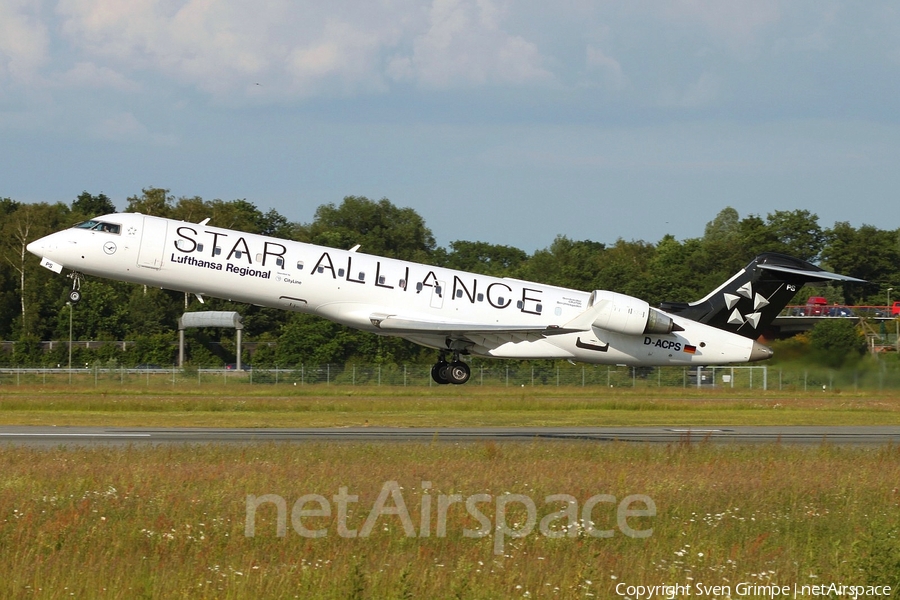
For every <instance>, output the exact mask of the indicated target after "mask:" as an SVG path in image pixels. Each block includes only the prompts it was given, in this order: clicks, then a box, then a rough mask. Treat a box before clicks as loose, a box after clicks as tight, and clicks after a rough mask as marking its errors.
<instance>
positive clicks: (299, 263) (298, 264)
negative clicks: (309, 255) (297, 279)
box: [297, 260, 303, 271]
mask: <svg viewBox="0 0 900 600" xmlns="http://www.w3.org/2000/svg"><path fill="white" fill-rule="evenodd" d="M297 270H298V271H302V270H303V261H302V260H298V261H297Z"/></svg>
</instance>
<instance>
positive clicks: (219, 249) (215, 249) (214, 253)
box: [213, 246, 222, 256]
mask: <svg viewBox="0 0 900 600" xmlns="http://www.w3.org/2000/svg"><path fill="white" fill-rule="evenodd" d="M220 254H222V249H221V248H219V247H218V246H216V247H215V248H214V249H213V256H218V255H220Z"/></svg>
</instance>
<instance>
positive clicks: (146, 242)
mask: <svg viewBox="0 0 900 600" xmlns="http://www.w3.org/2000/svg"><path fill="white" fill-rule="evenodd" d="M167 228H168V222H167V221H166V220H165V219H160V218H157V217H147V216H145V217H144V226H143V227H142V228H141V249H140V251H138V261H137V264H138V266H139V267H148V268H150V269H161V268H162V265H163V256H164V254H165V251H166V248H165V244H166V230H167Z"/></svg>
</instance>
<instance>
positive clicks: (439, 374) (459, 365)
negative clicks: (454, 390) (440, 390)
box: [431, 360, 472, 385]
mask: <svg viewBox="0 0 900 600" xmlns="http://www.w3.org/2000/svg"><path fill="white" fill-rule="evenodd" d="M471 375H472V372H471V371H470V370H469V365H467V364H466V363H464V362H463V361H461V360H454V361H453V362H450V363H448V362H447V361H446V360H439V361H438V362H437V363H436V364H435V365H434V366H433V367H431V378H432V379H434V381H435V383H439V384H440V385H445V384H448V383H452V384H454V385H462V384H464V383H465V382H467V381H468V380H469V377H470V376H471Z"/></svg>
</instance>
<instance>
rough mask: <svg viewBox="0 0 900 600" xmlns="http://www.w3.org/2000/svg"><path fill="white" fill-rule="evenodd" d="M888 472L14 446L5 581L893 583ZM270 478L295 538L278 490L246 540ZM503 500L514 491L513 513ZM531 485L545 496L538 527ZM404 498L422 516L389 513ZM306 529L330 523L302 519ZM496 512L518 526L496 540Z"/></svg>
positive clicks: (609, 448) (425, 586) (9, 584)
mask: <svg viewBox="0 0 900 600" xmlns="http://www.w3.org/2000/svg"><path fill="white" fill-rule="evenodd" d="M391 482H396V486H397V487H395V488H392V489H393V490H394V492H392V493H391V495H387V496H386V501H383V502H382V503H381V505H380V506H381V507H382V510H380V511H376V518H375V520H374V522H373V527H371V532H370V533H369V534H368V535H365V534H364V533H363V532H364V531H365V522H366V520H367V518H370V512H372V511H373V510H374V509H375V507H376V506H378V498H379V494H382V493H385V492H384V490H386V489H391V488H390V486H391V485H392V484H391ZM898 482H900V449H898V448H893V447H884V448H839V447H834V446H821V447H815V448H796V447H782V446H777V445H771V446H753V447H740V446H728V445H706V444H694V445H671V446H647V445H626V444H583V443H582V444H570V443H536V444H517V443H510V444H499V445H497V444H470V445H456V444H443V443H439V444H433V445H420V444H398V445H391V444H373V445H369V444H333V445H324V444H300V445H294V444H282V445H249V446H196V447H185V446H180V445H174V446H161V447H156V448H146V447H141V448H137V447H133V448H127V449H122V448H118V449H114V448H102V447H101V448H91V449H77V448H70V449H62V448H60V449H53V450H37V449H28V448H4V449H2V450H0V535H2V539H3V544H2V546H0V573H3V577H2V578H0V597H3V598H69V597H76V598H615V597H625V595H624V592H625V591H626V588H620V591H621V592H623V595H618V594H617V593H616V586H617V585H619V584H623V585H625V586H628V585H645V586H652V585H663V584H669V585H674V584H680V585H687V586H689V587H690V588H691V590H692V594H691V596H690V597H709V598H713V597H717V598H723V597H728V595H726V594H725V593H723V591H724V590H720V591H719V593H712V592H710V593H707V594H701V593H698V589H697V587H696V586H697V585H699V584H702V585H704V586H729V588H730V589H729V591H730V596H731V597H765V596H766V594H744V595H741V594H740V593H739V589H738V585H739V584H750V585H776V584H777V585H779V586H781V585H787V586H794V585H795V584H796V585H798V586H803V585H831V584H834V585H841V584H843V585H892V586H895V588H896V586H897V585H900V547H898V544H897V535H898V527H900V520H898V514H900V513H898V511H900V508H898V501H900V490H898ZM341 488H346V490H344V492H345V494H347V495H350V496H357V497H358V502H354V503H348V504H347V506H348V510H347V515H346V518H345V519H344V521H343V523H344V526H345V527H346V528H347V529H348V530H350V531H355V532H356V533H357V536H356V537H344V536H342V535H341V533H340V530H339V521H341V518H340V517H339V516H338V508H337V499H336V498H335V497H336V496H337V495H338V494H339V493H340V492H341ZM267 494H269V495H273V496H271V497H275V496H277V497H281V498H283V499H284V501H285V505H286V511H287V513H286V517H285V518H286V525H285V535H283V536H279V535H278V523H277V512H278V510H277V507H276V504H274V503H262V504H260V505H259V507H258V508H257V509H256V514H255V517H254V519H253V520H252V524H253V533H254V535H253V536H252V537H248V536H247V535H246V533H247V512H248V510H247V508H248V498H247V496H248V495H250V496H255V497H261V496H264V495H267ZM307 494H318V495H320V496H322V497H323V498H324V499H325V501H327V502H328V503H330V509H331V514H330V516H327V517H326V516H315V515H314V514H312V513H313V512H314V511H312V510H311V509H321V505H319V504H317V503H306V504H301V506H300V507H299V508H298V509H296V510H298V511H300V510H308V511H310V512H308V513H307V515H308V516H303V514H302V513H299V512H298V513H297V515H299V516H298V517H295V516H294V513H293V512H292V509H294V508H295V507H294V505H295V503H296V502H297V501H298V499H300V498H301V496H304V495H307ZM454 494H458V495H459V497H461V498H469V497H472V496H473V495H475V494H486V495H487V500H484V501H483V502H482V503H481V504H478V505H476V508H477V509H478V510H479V512H480V513H481V514H482V515H483V518H485V519H487V520H488V521H489V525H490V527H489V528H488V529H487V530H486V533H487V535H484V536H483V537H467V536H466V535H465V531H466V530H467V529H468V530H470V531H477V530H479V529H480V524H479V521H478V519H477V518H475V517H474V516H473V515H474V513H471V512H469V511H467V509H466V507H465V505H464V504H463V503H462V502H455V503H451V504H449V506H447V505H446V499H448V498H452V497H453V495H454ZM507 494H515V495H517V496H506V495H507ZM597 494H608V495H610V496H611V497H613V498H614V500H613V499H610V498H605V499H603V501H601V502H599V503H596V504H595V506H594V507H593V509H592V510H591V511H590V514H589V515H588V518H589V519H591V520H592V521H593V522H594V530H593V533H597V532H600V531H608V535H609V536H610V537H594V536H593V535H592V534H591V533H592V530H591V528H590V526H588V525H586V522H585V519H584V514H583V508H584V505H585V504H586V503H587V500H588V499H589V498H591V497H595V496H596V495H597ZM553 495H568V496H570V497H571V500H572V501H574V502H576V513H575V514H574V520H573V524H574V527H573V529H572V533H573V537H568V536H564V537H549V536H548V535H545V534H544V533H543V531H544V529H545V530H547V531H557V532H560V533H561V534H563V533H565V532H566V531H567V529H566V527H567V526H568V525H569V524H570V522H569V520H568V518H566V517H565V516H563V515H562V513H561V512H560V511H563V510H564V509H565V508H566V507H567V506H568V505H567V504H566V502H563V501H560V500H556V501H548V500H547V497H548V496H553ZM631 495H641V496H643V497H646V498H650V499H651V500H652V502H653V504H654V505H655V515H653V516H631V517H627V518H626V524H627V526H628V527H630V528H631V529H632V530H637V531H643V532H644V533H648V532H649V537H645V538H639V537H629V536H628V535H625V534H624V533H623V531H624V529H623V528H622V527H620V526H619V524H618V521H617V510H618V505H617V503H619V502H621V501H623V500H624V499H625V498H627V497H628V496H631ZM442 497H443V498H444V499H445V500H443V501H442V500H441V498H442ZM426 498H427V500H426ZM483 498H484V497H482V499H483ZM501 498H514V499H518V500H515V501H513V502H510V503H508V504H506V505H504V509H503V510H502V511H501V508H500V504H501V500H500V499H501ZM524 498H528V499H530V500H531V501H532V502H533V503H534V505H535V507H536V514H535V518H534V520H533V522H532V525H531V528H530V529H529V528H528V515H527V503H526V501H525V500H524ZM442 502H443V503H444V504H445V506H444V508H443V514H444V515H445V522H444V526H443V529H441V527H440V525H439V518H438V514H439V513H441V512H442V511H441V509H440V508H439V507H440V506H441V505H442ZM401 504H402V505H403V507H404V510H405V511H407V512H408V514H409V515H410V519H409V521H410V523H411V524H410V525H409V526H410V527H412V532H411V533H412V535H410V532H407V531H406V530H405V526H404V522H403V521H404V519H403V517H402V516H401V515H400V514H393V513H400V512H401V511H400V510H398V507H399V506H400V505H401ZM423 505H428V506H427V509H425V510H423ZM634 507H636V508H645V509H646V508H647V505H646V504H642V503H637V504H636V505H633V508H634ZM423 513H425V514H426V515H427V518H425V519H424V520H423V518H422V514H423ZM501 513H502V518H501V517H499V516H498V515H499V514H501ZM553 513H555V516H554V514H553ZM320 514H321V513H320ZM548 515H549V517H548ZM544 519H550V521H551V522H550V524H549V525H548V526H547V527H546V528H544V529H542V527H543V524H541V525H539V523H542V522H543V521H544ZM423 523H424V525H423ZM298 525H299V527H298ZM303 527H305V528H306V530H321V532H320V533H321V537H317V538H312V537H305V536H304V535H301V534H300V533H298V530H299V531H304V530H303V529H301V528H303ZM496 527H502V528H503V529H502V531H504V532H506V535H505V537H503V538H502V539H501V542H502V543H501V544H500V546H501V547H500V549H499V550H500V551H499V552H498V535H500V531H498V530H497V529H496ZM426 530H427V531H428V533H429V535H428V537H424V536H422V532H423V531H426ZM650 530H652V531H650ZM516 532H518V533H521V534H523V535H522V537H514V533H516ZM628 597H631V598H635V597H636V595H631V596H628ZM679 597H688V596H687V595H681V596H679Z"/></svg>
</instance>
